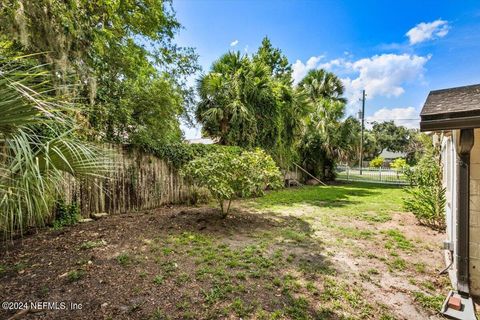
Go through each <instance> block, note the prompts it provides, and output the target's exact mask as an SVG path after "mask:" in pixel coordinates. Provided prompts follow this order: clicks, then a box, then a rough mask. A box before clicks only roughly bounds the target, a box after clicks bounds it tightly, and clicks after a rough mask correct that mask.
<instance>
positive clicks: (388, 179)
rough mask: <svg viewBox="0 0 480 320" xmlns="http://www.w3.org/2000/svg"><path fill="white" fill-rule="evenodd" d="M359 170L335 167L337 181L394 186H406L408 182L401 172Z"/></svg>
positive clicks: (343, 166) (391, 170) (370, 169)
mask: <svg viewBox="0 0 480 320" xmlns="http://www.w3.org/2000/svg"><path fill="white" fill-rule="evenodd" d="M361 171H362V172H361V173H360V168H358V167H357V168H354V167H349V166H345V165H340V166H337V170H336V172H337V180H343V181H364V182H376V183H386V184H396V185H407V184H408V181H407V178H406V176H405V174H404V173H403V172H402V170H394V169H385V168H370V167H368V168H362V170H361Z"/></svg>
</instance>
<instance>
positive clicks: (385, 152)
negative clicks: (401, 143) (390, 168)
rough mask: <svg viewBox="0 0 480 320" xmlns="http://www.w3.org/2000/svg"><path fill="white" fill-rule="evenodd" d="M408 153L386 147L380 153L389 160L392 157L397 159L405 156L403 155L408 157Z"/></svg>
mask: <svg viewBox="0 0 480 320" xmlns="http://www.w3.org/2000/svg"><path fill="white" fill-rule="evenodd" d="M406 156H407V154H406V153H405V152H393V151H389V150H387V149H384V150H383V151H382V153H380V157H382V158H384V159H387V160H389V159H390V160H391V159H396V158H403V157H406Z"/></svg>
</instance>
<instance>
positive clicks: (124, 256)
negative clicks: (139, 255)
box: [115, 252, 133, 267]
mask: <svg viewBox="0 0 480 320" xmlns="http://www.w3.org/2000/svg"><path fill="white" fill-rule="evenodd" d="M115 259H116V260H117V262H118V263H120V264H121V265H122V266H124V267H125V266H128V265H129V264H131V263H132V262H133V258H132V257H131V256H130V255H129V254H128V253H127V252H123V253H120V254H119V255H118V256H117V257H116V258H115Z"/></svg>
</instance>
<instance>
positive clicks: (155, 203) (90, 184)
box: [65, 145, 198, 216]
mask: <svg viewBox="0 0 480 320" xmlns="http://www.w3.org/2000/svg"><path fill="white" fill-rule="evenodd" d="M106 148H107V149H110V150H111V151H112V152H111V153H112V157H113V161H114V164H115V170H114V171H113V173H112V174H111V175H110V176H109V177H108V178H104V179H94V180H77V179H74V178H68V183H67V185H66V186H65V196H66V201H67V203H71V202H74V201H75V202H77V204H78V205H79V207H80V212H81V214H82V215H83V216H89V215H90V214H91V213H95V212H107V213H109V214H116V213H125V212H130V211H137V210H145V209H152V208H156V207H159V206H162V205H166V204H175V203H186V202H188V201H189V200H190V199H191V198H192V196H193V192H198V191H194V189H193V188H192V187H191V185H189V184H188V183H186V182H185V181H184V179H183V178H182V177H181V176H180V174H179V173H178V171H177V170H176V169H175V168H173V167H172V166H171V165H169V164H168V163H167V162H166V161H164V160H162V159H160V158H158V157H155V156H153V155H150V154H147V153H145V152H142V151H139V150H137V149H132V148H129V147H128V146H121V145H114V146H108V147H106Z"/></svg>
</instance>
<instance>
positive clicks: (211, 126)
mask: <svg viewBox="0 0 480 320" xmlns="http://www.w3.org/2000/svg"><path fill="white" fill-rule="evenodd" d="M245 64H246V58H245V57H241V56H240V53H239V52H236V53H234V52H229V53H227V54H225V55H223V56H222V57H221V58H220V59H219V60H217V61H216V62H214V64H213V66H212V70H211V71H210V72H209V73H208V74H206V75H203V76H202V77H201V78H200V79H199V81H198V94H199V97H200V102H199V103H198V105H197V109H196V118H197V121H198V122H200V123H202V124H203V129H204V131H205V132H206V133H207V134H208V135H210V136H212V137H216V138H218V139H219V143H220V144H224V145H226V144H231V142H232V138H234V137H232V136H231V129H232V126H242V125H244V126H245V123H248V122H250V121H251V120H252V119H251V114H250V111H249V109H248V106H247V105H246V99H245V95H246V94H245V92H244V90H243V89H244V87H245V86H246V84H245V82H247V81H246V75H245Z"/></svg>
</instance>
